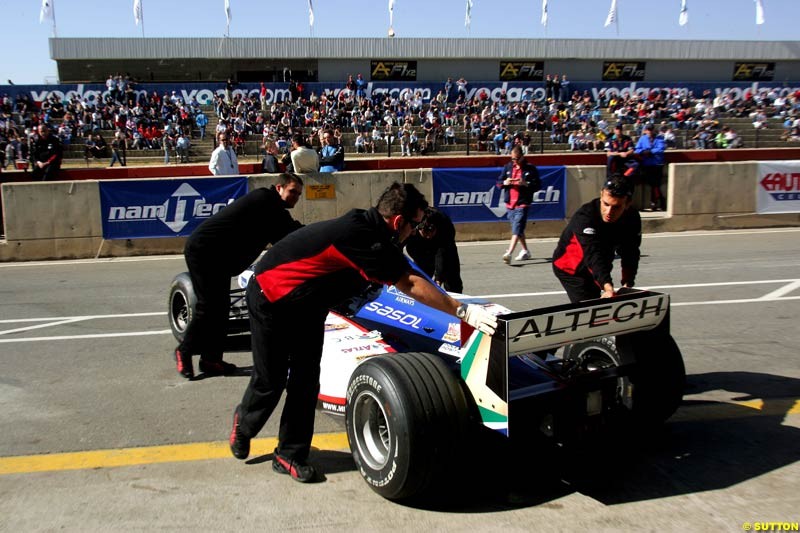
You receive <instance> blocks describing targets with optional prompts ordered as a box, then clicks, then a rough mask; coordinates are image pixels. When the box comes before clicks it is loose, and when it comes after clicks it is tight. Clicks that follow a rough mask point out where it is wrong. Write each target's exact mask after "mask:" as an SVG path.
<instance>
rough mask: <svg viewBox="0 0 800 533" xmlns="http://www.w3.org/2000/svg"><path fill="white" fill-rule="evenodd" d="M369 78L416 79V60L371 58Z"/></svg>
mask: <svg viewBox="0 0 800 533" xmlns="http://www.w3.org/2000/svg"><path fill="white" fill-rule="evenodd" d="M370 79H372V80H376V81H378V80H397V81H415V80H416V79H417V62H416V61H388V60H373V61H371V62H370Z"/></svg>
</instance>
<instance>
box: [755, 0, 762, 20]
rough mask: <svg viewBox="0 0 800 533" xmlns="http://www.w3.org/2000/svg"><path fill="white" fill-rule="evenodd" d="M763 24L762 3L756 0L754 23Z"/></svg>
mask: <svg viewBox="0 0 800 533" xmlns="http://www.w3.org/2000/svg"><path fill="white" fill-rule="evenodd" d="M762 24H764V4H763V3H762V2H761V0H756V25H758V26H760V25H762Z"/></svg>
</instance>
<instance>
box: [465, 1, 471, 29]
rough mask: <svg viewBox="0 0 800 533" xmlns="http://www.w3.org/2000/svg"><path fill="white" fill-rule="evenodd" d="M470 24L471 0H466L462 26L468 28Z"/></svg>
mask: <svg viewBox="0 0 800 533" xmlns="http://www.w3.org/2000/svg"><path fill="white" fill-rule="evenodd" d="M470 24H472V0H467V14H466V16H464V26H465V27H466V28H467V29H469V25H470Z"/></svg>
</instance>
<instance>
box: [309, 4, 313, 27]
mask: <svg viewBox="0 0 800 533" xmlns="http://www.w3.org/2000/svg"><path fill="white" fill-rule="evenodd" d="M308 25H309V26H311V28H312V29H313V28H314V4H312V3H311V0H308Z"/></svg>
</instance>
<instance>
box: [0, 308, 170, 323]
mask: <svg viewBox="0 0 800 533" xmlns="http://www.w3.org/2000/svg"><path fill="white" fill-rule="evenodd" d="M163 314H164V311H159V312H157V313H124V314H118V315H84V316H51V317H47V318H12V319H7V320H0V324H18V323H20V322H51V321H53V320H73V319H74V320H92V319H95V318H131V317H137V316H159V315H163Z"/></svg>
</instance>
